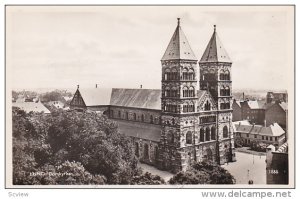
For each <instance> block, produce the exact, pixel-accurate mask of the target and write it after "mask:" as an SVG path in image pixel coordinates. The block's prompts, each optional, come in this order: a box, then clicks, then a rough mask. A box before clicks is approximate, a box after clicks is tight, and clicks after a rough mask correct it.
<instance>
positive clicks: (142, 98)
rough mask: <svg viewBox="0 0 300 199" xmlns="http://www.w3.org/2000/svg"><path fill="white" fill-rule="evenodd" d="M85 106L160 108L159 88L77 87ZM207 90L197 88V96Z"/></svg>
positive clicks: (199, 96) (203, 94) (201, 95)
mask: <svg viewBox="0 0 300 199" xmlns="http://www.w3.org/2000/svg"><path fill="white" fill-rule="evenodd" d="M79 92H80V94H81V96H82V99H83V101H84V102H85V105H86V106H101V105H102V106H103V105H104V106H105V105H112V106H122V107H130V108H142V109H152V110H161V90H160V89H125V88H112V89H104V88H92V89H79ZM207 93H208V91H207V90H198V91H197V96H198V98H199V99H200V100H201V99H202V98H203V97H204V96H205V95H206V94H207Z"/></svg>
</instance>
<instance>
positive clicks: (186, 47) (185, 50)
mask: <svg viewBox="0 0 300 199" xmlns="http://www.w3.org/2000/svg"><path fill="white" fill-rule="evenodd" d="M172 59H184V60H195V61H197V58H196V56H195V54H194V52H193V50H192V48H191V46H190V44H189V42H188V40H187V38H186V36H185V34H184V33H183V31H182V29H181V26H180V18H178V25H177V27H176V29H175V32H174V34H173V36H172V38H171V40H170V42H169V45H168V47H167V49H166V51H165V53H164V55H163V57H162V58H161V60H162V61H163V60H172Z"/></svg>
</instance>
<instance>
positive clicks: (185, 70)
mask: <svg viewBox="0 0 300 199" xmlns="http://www.w3.org/2000/svg"><path fill="white" fill-rule="evenodd" d="M181 79H182V80H187V79H188V69H187V68H184V69H183V70H182V78H181Z"/></svg>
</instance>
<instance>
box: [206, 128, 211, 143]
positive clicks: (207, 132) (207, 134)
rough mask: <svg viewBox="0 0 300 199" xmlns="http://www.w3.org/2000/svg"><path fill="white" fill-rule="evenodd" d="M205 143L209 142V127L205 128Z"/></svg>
mask: <svg viewBox="0 0 300 199" xmlns="http://www.w3.org/2000/svg"><path fill="white" fill-rule="evenodd" d="M205 141H210V129H209V127H206V130H205Z"/></svg>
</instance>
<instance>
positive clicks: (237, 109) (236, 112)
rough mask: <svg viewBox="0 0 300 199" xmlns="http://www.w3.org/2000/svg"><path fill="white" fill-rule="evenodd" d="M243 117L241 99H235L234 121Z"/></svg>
mask: <svg viewBox="0 0 300 199" xmlns="http://www.w3.org/2000/svg"><path fill="white" fill-rule="evenodd" d="M241 120H243V118H242V107H241V101H238V100H235V99H234V100H233V103H232V121H233V122H235V121H241Z"/></svg>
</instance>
